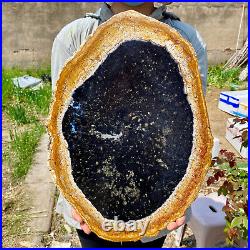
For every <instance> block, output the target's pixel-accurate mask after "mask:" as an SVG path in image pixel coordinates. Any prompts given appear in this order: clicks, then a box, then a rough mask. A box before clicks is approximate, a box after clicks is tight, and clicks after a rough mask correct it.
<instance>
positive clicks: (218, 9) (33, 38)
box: [2, 2, 248, 67]
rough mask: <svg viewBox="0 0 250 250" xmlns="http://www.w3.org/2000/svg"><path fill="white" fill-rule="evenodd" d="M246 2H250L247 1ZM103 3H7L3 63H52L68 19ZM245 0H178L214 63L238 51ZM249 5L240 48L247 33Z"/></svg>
mask: <svg viewBox="0 0 250 250" xmlns="http://www.w3.org/2000/svg"><path fill="white" fill-rule="evenodd" d="M245 4H246V6H248V5H247V3H245ZM99 5H100V3H59V2H58V3H3V15H2V16H3V19H2V20H3V26H2V29H3V31H2V34H3V53H2V54H3V65H5V66H8V67H9V66H13V65H17V66H22V67H23V66H27V67H28V66H37V65H41V64H43V63H50V53H51V47H52V42H53V40H54V38H55V36H56V34H57V33H58V32H59V30H60V29H61V28H62V27H63V26H64V25H66V24H67V23H69V22H71V21H73V20H75V19H77V18H81V17H82V16H84V14H85V13H86V12H94V11H95V10H96V9H97V8H98V6H99ZM241 6H242V3H229V2H228V3H198V4H196V3H181V2H180V3H174V4H172V5H170V6H169V8H170V10H171V11H173V12H175V13H176V14H177V15H179V16H180V17H181V19H182V20H183V21H185V22H187V23H190V24H191V25H193V26H194V27H196V28H197V29H198V31H199V32H200V33H201V35H202V37H203V39H204V40H205V42H206V43H207V47H208V57H209V62H210V63H220V62H224V61H226V60H227V59H228V58H229V57H230V56H231V55H232V54H233V52H234V49H235V47H236V43H237V36H238V30H239V25H240V19H241V13H242V7H241ZM247 18H248V17H247V8H246V10H245V15H244V18H243V23H242V32H241V35H240V43H239V48H240V47H241V46H242V45H243V42H244V40H245V39H246V37H247V30H248V22H247Z"/></svg>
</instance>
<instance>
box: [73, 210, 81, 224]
mask: <svg viewBox="0 0 250 250" xmlns="http://www.w3.org/2000/svg"><path fill="white" fill-rule="evenodd" d="M72 217H73V218H74V219H75V220H76V221H78V222H79V223H82V222H83V219H82V218H81V216H80V215H79V214H78V213H77V212H76V210H75V209H72Z"/></svg>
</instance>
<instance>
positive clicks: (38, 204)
mask: <svg viewBox="0 0 250 250" xmlns="http://www.w3.org/2000/svg"><path fill="white" fill-rule="evenodd" d="M47 148H48V135H47V134H46V135H44V136H43V138H42V140H41V142H40V144H39V146H38V150H37V152H36V154H35V157H34V159H35V161H34V163H33V166H32V169H31V171H30V172H29V173H28V175H27V177H26V179H25V183H24V185H25V189H26V190H27V195H28V196H29V197H30V202H31V204H30V207H31V210H30V211H29V214H30V222H29V225H28V226H29V227H30V229H31V232H32V234H33V235H34V239H33V240H34V241H35V242H34V243H35V244H38V243H39V241H40V240H41V234H42V233H47V232H48V231H49V230H50V226H51V218H52V210H53V206H54V199H55V197H54V196H55V190H56V189H55V185H54V183H53V180H52V178H51V174H50V172H49V168H48V149H47Z"/></svg>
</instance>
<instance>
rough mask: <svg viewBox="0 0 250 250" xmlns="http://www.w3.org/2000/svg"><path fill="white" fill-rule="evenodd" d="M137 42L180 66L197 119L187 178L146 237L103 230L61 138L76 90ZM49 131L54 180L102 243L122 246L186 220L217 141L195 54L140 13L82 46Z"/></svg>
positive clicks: (116, 19) (59, 88)
mask: <svg viewBox="0 0 250 250" xmlns="http://www.w3.org/2000/svg"><path fill="white" fill-rule="evenodd" d="M134 39H136V40H144V41H151V42H152V43H155V44H158V45H160V46H163V47H165V48H166V49H167V50H168V51H169V52H170V54H171V55H172V57H173V58H174V59H175V61H176V62H177V63H178V66H179V69H180V73H181V75H182V77H183V80H184V85H185V92H186V93H187V98H188V101H189V103H190V106H191V109H192V112H193V115H194V128H193V131H194V132H193V136H194V139H193V148H192V153H191V155H190V158H189V165H188V168H187V173H186V175H185V176H184V177H183V179H182V181H181V182H180V183H179V184H178V185H177V187H176V189H175V191H174V192H173V193H172V195H171V196H170V197H169V199H168V200H167V201H166V202H165V203H164V204H163V205H162V206H161V207H160V208H159V209H157V210H156V211H155V212H154V213H152V214H151V215H150V216H148V217H145V218H143V219H141V220H140V221H142V222H144V221H149V224H148V227H147V230H146V233H145V234H144V235H143V236H142V235H140V231H139V230H138V231H136V232H126V231H124V232H115V231H114V230H111V231H109V232H106V231H104V230H103V229H102V227H101V225H102V223H103V222H104V219H105V218H103V216H102V215H101V214H100V213H99V212H98V211H97V210H96V208H95V207H93V206H92V204H91V203H90V202H89V201H88V200H87V199H86V198H85V196H84V194H83V193H82V192H81V190H80V189H79V188H78V187H77V186H76V184H75V183H74V181H73V177H72V174H71V163H70V157H69V152H68V150H67V142H66V141H65V139H64V137H63V135H62V127H61V126H62V125H61V124H62V119H63V116H64V113H65V111H66V110H67V107H68V105H69V102H70V100H71V95H72V92H73V91H74V89H76V88H77V87H78V86H80V85H81V84H82V83H83V82H84V81H85V80H86V79H88V78H89V77H90V76H91V75H92V74H93V72H95V70H96V69H97V68H98V66H99V65H100V63H101V62H102V61H104V60H105V58H106V57H107V54H108V53H110V52H111V51H112V50H113V49H114V48H115V47H117V46H118V45H119V44H121V43H122V42H124V41H127V40H134ZM192 93H195V94H192ZM48 131H49V134H50V139H51V143H50V160H49V163H50V168H51V173H52V175H53V177H54V180H55V182H56V184H57V186H58V188H59V189H60V191H61V192H62V194H63V195H64V197H65V198H66V199H67V200H68V201H69V202H70V204H71V205H72V206H73V207H74V208H75V209H76V210H77V211H78V213H79V214H80V215H81V216H82V218H84V220H85V221H86V222H87V224H88V225H89V226H90V228H91V230H92V231H93V232H94V233H96V234H97V235H98V236H99V237H101V238H103V239H106V240H111V241H117V242H119V241H136V240H139V239H141V238H142V237H145V236H146V237H152V236H155V235H157V234H158V232H159V231H160V230H162V229H164V228H166V226H167V224H168V223H169V222H171V221H175V220H176V219H177V218H179V217H181V216H183V214H184V213H185V210H186V209H187V208H188V207H189V206H190V204H191V202H192V201H193V200H194V199H195V198H196V196H197V194H198V192H199V189H200V186H201V184H202V182H203V180H204V177H205V175H206V172H207V169H208V167H209V165H210V161H211V149H212V144H213V143H212V135H211V131H210V126H209V120H208V115H207V110H206V105H205V101H204V96H203V93H202V85H201V79H200V74H199V71H198V63H197V59H196V56H195V52H194V50H193V48H192V47H191V45H190V44H189V43H188V42H187V41H186V40H184V39H183V38H182V37H181V36H180V34H179V33H178V32H176V31H175V30H174V29H173V28H171V27H169V26H168V25H167V24H164V23H161V22H159V21H157V20H155V19H153V18H150V17H146V16H144V15H142V14H139V13H137V12H135V11H126V12H123V13H121V14H118V15H115V16H113V17H112V18H111V19H109V20H108V21H107V22H105V23H104V24H102V25H100V26H99V27H98V28H97V30H96V32H95V33H94V35H93V36H91V37H90V38H89V39H88V40H87V41H86V43H85V44H84V45H83V46H81V48H80V49H79V51H78V52H77V53H76V54H75V55H74V56H73V57H72V58H71V59H70V60H69V61H68V62H67V63H66V64H65V66H64V68H63V70H62V71H61V73H60V77H59V79H58V81H57V85H56V90H55V93H54V100H53V103H52V105H51V110H50V118H49V123H48Z"/></svg>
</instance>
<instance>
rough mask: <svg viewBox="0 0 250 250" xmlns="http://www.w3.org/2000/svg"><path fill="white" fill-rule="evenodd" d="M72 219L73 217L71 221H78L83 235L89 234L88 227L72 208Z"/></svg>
mask: <svg viewBox="0 0 250 250" xmlns="http://www.w3.org/2000/svg"><path fill="white" fill-rule="evenodd" d="M72 217H73V219H75V220H76V221H78V222H79V223H80V227H81V229H82V230H83V232H84V233H85V234H90V233H91V230H90V228H89V226H88V225H87V224H86V223H85V222H84V221H83V219H82V218H81V216H80V215H79V214H78V213H77V212H76V210H75V209H74V208H72Z"/></svg>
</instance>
